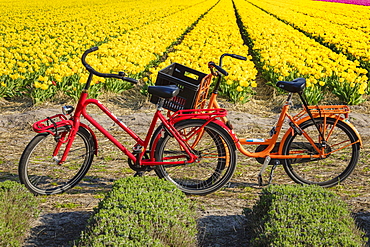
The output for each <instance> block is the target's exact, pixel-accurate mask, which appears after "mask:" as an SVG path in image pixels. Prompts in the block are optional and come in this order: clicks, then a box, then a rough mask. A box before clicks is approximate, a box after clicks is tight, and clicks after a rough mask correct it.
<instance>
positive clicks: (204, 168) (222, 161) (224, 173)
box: [155, 119, 237, 195]
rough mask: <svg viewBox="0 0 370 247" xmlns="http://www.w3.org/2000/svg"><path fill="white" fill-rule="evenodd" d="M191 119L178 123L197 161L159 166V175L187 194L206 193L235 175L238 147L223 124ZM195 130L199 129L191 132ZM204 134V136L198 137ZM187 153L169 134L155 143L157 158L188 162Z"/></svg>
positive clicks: (156, 169)
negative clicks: (196, 156)
mask: <svg viewBox="0 0 370 247" xmlns="http://www.w3.org/2000/svg"><path fill="white" fill-rule="evenodd" d="M204 123H205V121H204V120H200V119H190V120H184V121H181V122H178V123H176V124H175V127H176V129H177V130H178V131H179V133H180V134H181V136H182V138H183V139H184V140H187V143H188V144H189V146H190V147H191V148H192V151H193V152H194V153H195V154H197V155H198V157H199V159H198V161H197V162H194V163H191V164H184V165H161V166H156V167H155V171H156V173H157V175H158V176H159V177H160V178H165V179H167V180H168V181H170V182H172V183H174V184H175V185H176V186H177V187H178V188H179V189H181V190H182V191H183V192H185V193H187V194H195V195H205V194H208V193H211V192H214V191H216V190H218V189H220V188H221V187H222V186H223V185H225V184H226V183H227V182H228V181H229V180H230V178H231V177H232V175H233V173H234V170H235V167H236V159H237V157H236V148H235V145H234V142H233V140H232V138H231V137H230V135H229V134H228V133H227V132H226V131H225V130H224V129H223V128H221V127H220V126H218V125H216V124H214V123H209V124H208V125H206V126H205V127H204V128H201V127H202V126H203V124H204ZM194 131H200V132H198V134H195V135H192V133H194ZM198 137H201V138H198ZM187 159H188V157H187V155H186V153H185V152H184V151H183V150H182V148H181V147H180V144H179V143H178V142H177V140H176V139H175V138H174V137H172V136H171V135H169V134H168V133H167V134H165V135H164V137H162V138H161V139H160V140H159V142H158V144H157V146H156V160H157V161H167V162H170V161H180V160H182V161H186V160H187Z"/></svg>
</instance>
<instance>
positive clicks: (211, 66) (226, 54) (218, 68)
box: [208, 53, 247, 76]
mask: <svg viewBox="0 0 370 247" xmlns="http://www.w3.org/2000/svg"><path fill="white" fill-rule="evenodd" d="M225 56H228V57H232V58H236V59H239V60H243V61H245V60H247V58H246V57H243V56H240V55H236V54H229V53H224V54H222V55H221V57H220V65H216V64H215V63H214V62H209V63H208V68H210V69H211V70H212V68H215V69H216V70H217V71H218V72H220V73H221V74H223V75H224V76H228V75H229V73H227V72H226V70H224V69H223V68H222V58H223V57H225Z"/></svg>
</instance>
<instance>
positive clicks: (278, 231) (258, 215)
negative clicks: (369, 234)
mask: <svg viewBox="0 0 370 247" xmlns="http://www.w3.org/2000/svg"><path fill="white" fill-rule="evenodd" d="M246 213H247V212H246ZM252 220H253V221H254V223H255V225H254V229H256V235H255V236H254V238H253V240H252V245H253V246H284V247H286V246H294V247H297V246H347V247H348V246H365V240H364V239H362V238H361V236H362V235H364V233H362V232H361V231H360V230H358V229H357V227H356V224H355V221H354V219H353V218H352V217H351V215H350V212H349V210H348V208H347V205H346V204H345V203H344V202H343V201H341V200H340V199H339V198H338V197H337V196H336V195H335V194H334V193H332V192H329V191H328V190H326V189H324V188H321V187H318V186H297V185H293V186H291V185H289V186H269V187H267V188H265V189H264V190H263V191H262V194H261V196H260V200H259V201H258V202H257V203H256V205H255V206H254V207H253V212H252Z"/></svg>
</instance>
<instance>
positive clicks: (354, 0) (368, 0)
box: [318, 0, 370, 6]
mask: <svg viewBox="0 0 370 247" xmlns="http://www.w3.org/2000/svg"><path fill="white" fill-rule="evenodd" d="M318 1H323V2H335V3H347V4H357V5H364V6H370V0H318Z"/></svg>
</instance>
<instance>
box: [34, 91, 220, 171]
mask: <svg viewBox="0 0 370 247" xmlns="http://www.w3.org/2000/svg"><path fill="white" fill-rule="evenodd" d="M87 96H88V93H87V90H84V91H83V92H82V93H81V97H80V99H79V101H78V104H77V107H76V111H75V113H74V115H73V117H71V118H70V119H67V117H66V116H65V115H63V114H57V115H55V116H52V117H48V118H46V119H43V120H40V121H38V122H36V123H34V125H33V129H34V131H35V132H38V133H43V132H48V133H50V134H53V135H55V132H56V131H57V128H59V127H63V126H65V127H68V128H71V132H70V134H69V136H68V137H65V136H63V138H61V139H60V140H58V145H56V148H55V150H54V153H53V156H54V157H56V156H57V153H58V152H59V149H60V147H61V145H62V144H65V143H67V146H66V149H65V151H64V153H63V155H62V157H61V159H60V160H57V162H58V164H62V163H63V162H64V161H65V160H66V159H67V156H68V152H69V150H70V147H71V146H72V144H73V140H74V137H75V136H76V134H77V131H78V129H79V127H80V126H82V127H84V128H86V129H88V130H89V132H90V133H91V134H92V136H93V138H94V142H95V154H97V148H98V145H97V139H96V137H95V134H94V132H93V131H92V130H91V128H89V127H88V126H87V125H85V124H83V123H81V122H80V118H81V115H82V116H83V117H84V118H85V119H86V120H87V121H88V122H89V123H91V124H92V125H93V126H94V127H96V128H97V129H98V130H99V131H100V132H101V133H102V134H103V135H104V136H106V137H107V138H108V139H109V140H110V141H111V142H112V143H113V144H114V145H116V146H117V147H118V148H119V149H120V150H121V151H122V152H123V153H124V154H126V155H127V156H128V157H129V158H130V159H131V160H132V161H133V162H134V163H135V164H138V165H143V166H154V165H166V164H167V165H168V164H171V165H176V164H185V163H193V162H195V161H196V160H197V158H198V157H197V156H196V155H194V154H193V153H192V152H191V147H189V145H188V144H187V142H186V140H183V139H182V137H181V136H180V134H179V132H178V131H177V130H176V129H175V128H174V126H173V124H174V123H175V122H178V121H180V120H185V119H190V118H202V119H206V120H207V122H206V123H205V124H204V126H205V125H206V124H208V123H209V122H211V121H213V120H214V119H215V118H217V117H223V116H226V114H227V112H226V110H225V109H210V110H196V111H194V110H182V111H178V112H176V114H174V115H173V116H171V117H170V118H168V119H167V118H165V117H164V115H163V114H162V112H161V107H158V108H157V110H156V112H155V114H154V116H153V119H152V122H151V124H150V126H149V129H148V133H147V135H146V137H145V139H142V138H140V137H139V136H138V135H137V134H136V133H135V132H134V131H132V130H131V129H130V128H129V127H127V126H126V125H125V124H124V123H123V122H122V121H120V120H119V119H118V118H117V117H116V116H115V115H114V114H113V113H112V112H111V111H109V110H108V109H107V108H106V107H105V106H104V105H103V104H102V103H101V102H100V101H98V100H96V99H87ZM90 104H93V105H96V106H98V107H99V108H100V110H101V111H102V112H103V113H105V114H106V115H107V116H109V117H110V118H111V119H112V120H113V121H114V122H115V123H116V124H117V125H118V126H119V127H120V128H121V129H122V130H123V131H125V132H126V133H127V134H129V136H130V137H131V138H132V139H133V140H135V141H136V144H135V145H134V148H135V149H136V151H138V154H137V155H134V154H133V153H131V152H130V151H129V150H128V149H127V148H126V147H125V146H124V145H122V143H120V142H119V141H118V140H117V139H116V138H115V137H113V136H112V135H111V134H110V133H109V132H108V131H107V130H106V129H104V128H103V127H102V126H101V125H100V124H99V123H98V122H97V121H96V120H95V119H94V118H93V117H91V116H90V115H89V114H88V113H87V112H86V108H87V106H88V105H90ZM56 120H57V121H56ZM49 121H50V122H51V124H49ZM158 121H160V122H162V124H163V126H164V127H165V128H164V129H166V130H167V131H169V132H170V134H171V135H173V136H174V137H175V138H176V139H177V141H178V142H179V144H180V146H181V148H182V149H183V150H184V151H185V152H186V154H184V155H187V156H188V157H189V158H188V160H187V161H177V162H174V161H171V162H165V161H162V162H159V161H155V158H154V150H155V149H154V148H152V150H150V152H149V156H150V158H149V159H143V156H144V154H146V153H147V152H146V151H147V147H148V145H149V143H150V139H151V136H152V134H153V132H154V128H155V126H156V123H157V122H158ZM45 122H46V123H47V124H45ZM201 129H202V128H200V129H199V130H197V131H195V132H194V133H192V136H194V135H198V132H199V131H202V130H201ZM158 137H159V136H158ZM158 139H159V138H157V139H156V140H154V142H153V146H155V145H156V143H157V141H158Z"/></svg>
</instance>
